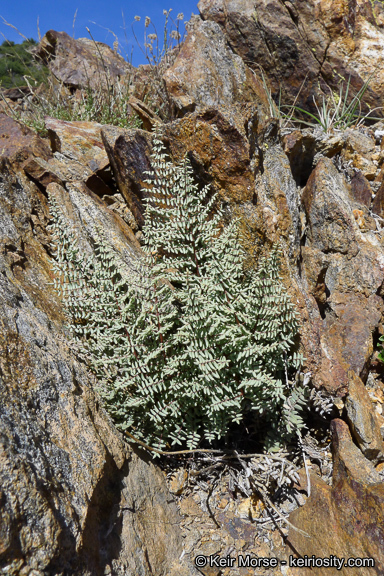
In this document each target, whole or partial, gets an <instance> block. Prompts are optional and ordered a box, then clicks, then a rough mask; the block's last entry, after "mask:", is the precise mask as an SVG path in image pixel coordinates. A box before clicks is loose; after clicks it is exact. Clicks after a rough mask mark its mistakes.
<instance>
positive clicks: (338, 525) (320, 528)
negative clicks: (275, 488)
mask: <svg viewBox="0 0 384 576" xmlns="http://www.w3.org/2000/svg"><path fill="white" fill-rule="evenodd" d="M332 432H333V458H334V475H333V485H332V487H330V486H327V485H326V484H325V483H324V482H323V481H322V480H321V479H320V478H318V477H316V476H313V475H311V496H310V497H309V498H308V499H307V501H306V503H305V505H304V506H303V507H302V508H298V509H297V510H295V511H294V512H293V513H292V514H291V515H290V517H289V520H290V522H292V524H293V525H294V526H298V527H300V528H301V529H302V530H304V531H305V532H307V533H308V534H309V536H310V538H306V537H305V536H303V535H302V534H301V533H299V532H296V531H294V530H292V529H290V530H289V534H288V543H289V545H290V546H291V547H292V549H293V550H294V553H295V555H296V556H297V555H298V556H302V557H304V556H305V555H307V556H308V557H309V558H311V556H312V555H314V556H315V557H316V558H330V557H331V555H334V556H335V557H337V558H339V559H342V558H343V559H345V560H347V559H348V558H373V559H374V562H375V566H374V568H364V567H359V568H353V573H354V574H357V575H358V576H369V575H370V574H372V573H376V574H380V573H381V572H382V571H383V569H384V555H383V546H382V542H383V537H384V517H383V504H384V484H383V483H382V482H381V478H380V475H379V474H378V472H377V471H376V470H375V468H374V467H373V465H372V464H371V463H370V462H369V461H368V460H366V459H365V458H364V456H363V455H362V453H361V452H360V450H359V449H358V448H357V447H356V445H355V444H354V443H353V441H352V438H351V436H350V433H349V431H348V426H347V425H346V424H345V422H343V421H342V420H334V421H333V422H332ZM302 478H303V480H302V484H303V485H304V486H305V482H306V479H305V475H304V474H303V475H302ZM350 571H351V569H350V568H346V567H343V568H342V569H341V570H337V569H336V568H329V567H323V568H313V567H311V568H305V567H304V568H294V569H292V576H299V575H300V574H301V575H302V576H310V574H311V575H312V574H313V575H314V576H326V575H332V576H336V574H345V576H347V575H349V574H350Z"/></svg>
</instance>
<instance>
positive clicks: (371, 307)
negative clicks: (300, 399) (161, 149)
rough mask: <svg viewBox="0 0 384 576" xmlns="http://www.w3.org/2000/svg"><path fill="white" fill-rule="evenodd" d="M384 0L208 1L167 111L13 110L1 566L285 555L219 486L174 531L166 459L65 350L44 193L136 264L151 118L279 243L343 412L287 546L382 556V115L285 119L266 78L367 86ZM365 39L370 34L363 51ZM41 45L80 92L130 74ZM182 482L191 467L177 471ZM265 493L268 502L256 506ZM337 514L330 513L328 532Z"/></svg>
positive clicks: (195, 21)
mask: <svg viewBox="0 0 384 576" xmlns="http://www.w3.org/2000/svg"><path fill="white" fill-rule="evenodd" d="M380 6H381V5H380V3H373V4H372V3H370V2H357V3H351V2H350V3H345V2H344V3H341V2H336V3H335V2H334V3H332V9H330V5H329V3H327V2H326V1H325V0H321V1H320V2H316V3H315V2H312V1H311V2H299V3H296V4H295V5H293V4H292V3H290V2H288V1H284V2H282V3H278V2H275V0H270V1H269V2H267V3H265V2H264V3H262V2H256V4H255V3H250V2H249V1H248V0H241V2H240V1H239V0H235V1H231V2H229V0H215V1H214V2H208V1H206V0H201V1H200V3H199V9H200V12H201V15H202V17H201V18H200V17H198V16H196V17H193V18H192V20H191V22H190V25H189V33H188V36H187V38H186V40H185V42H184V43H183V45H182V47H181V49H180V51H179V52H178V53H177V54H176V53H175V54H174V55H173V56H172V59H171V60H170V63H171V65H170V66H169V68H168V70H166V71H165V73H164V75H163V80H162V79H161V75H160V73H159V70H156V71H155V72H156V86H157V87H161V98H160V96H159V98H160V100H161V99H162V101H163V102H165V101H167V112H166V113H163V112H161V113H160V106H159V107H157V105H156V106H154V105H153V102H152V106H149V105H144V104H143V103H142V102H141V101H140V100H138V99H135V100H132V106H133V107H134V109H135V110H136V111H137V112H138V113H139V114H140V115H141V118H142V120H143V122H144V128H145V129H144V130H136V129H135V130H127V129H125V128H119V127H114V126H102V125H100V124H96V123H91V122H67V121H62V120H57V119H54V118H48V117H47V118H46V119H45V123H46V124H45V126H46V130H47V133H48V138H46V139H42V138H40V137H38V136H37V135H35V134H34V133H32V132H31V131H30V130H29V129H27V128H25V126H22V125H21V124H19V123H18V122H16V121H14V120H11V119H10V118H8V117H7V116H5V115H4V114H0V150H1V160H0V162H1V166H0V229H1V230H2V236H1V240H0V272H1V274H0V306H1V316H0V318H1V321H0V322H1V336H0V386H1V402H0V427H1V444H0V445H1V451H0V461H1V465H0V503H1V506H2V514H1V516H0V571H1V570H2V571H3V572H4V574H5V573H7V574H15V575H16V574H30V573H32V571H35V573H36V574H45V573H47V574H48V573H49V574H51V573H52V574H67V573H68V574H79V575H80V574H81V575H85V576H86V575H88V574H89V575H91V574H92V575H93V574H96V575H97V574H117V575H119V574H143V575H147V574H148V576H149V575H151V574H156V576H157V575H159V576H161V575H164V576H165V575H167V576H168V575H169V576H171V575H172V576H176V575H180V576H189V575H192V574H194V573H196V571H195V569H194V568H193V566H192V565H189V564H188V563H187V561H186V560H185V559H186V558H187V557H188V555H191V556H192V558H193V556H194V553H195V551H196V552H197V550H200V552H201V553H202V554H205V555H209V554H211V553H212V554H215V553H217V552H220V554H231V553H232V552H233V550H234V549H236V554H240V553H243V552H245V551H246V550H247V549H248V548H249V549H252V551H253V552H254V553H255V554H258V555H261V554H264V555H265V556H266V557H267V556H269V555H270V554H271V553H272V552H271V551H273V550H278V554H279V558H281V559H284V558H285V559H286V558H287V554H288V548H287V547H283V545H282V544H281V542H277V540H276V538H275V536H276V534H275V536H274V537H273V538H272V540H271V541H272V544H271V545H270V547H268V546H264V544H263V545H261V544H260V543H259V544H260V545H258V546H256V543H254V542H253V541H252V539H254V532H253V527H252V525H251V524H247V522H249V523H250V522H251V521H252V520H254V517H253V515H255V517H256V514H257V511H256V504H255V502H253V501H251V500H250V499H247V501H246V502H242V503H240V504H239V503H238V502H237V503H236V505H234V504H233V502H232V500H233V497H232V496H233V495H232V496H231V497H230V498H229V497H228V498H227V495H228V490H227V492H226V493H221V492H220V490H219V489H217V490H215V491H214V490H212V491H211V492H210V494H211V495H212V503H213V504H214V505H215V507H216V509H217V518H216V517H215V522H216V524H215V522H213V520H212V517H211V509H210V506H209V504H208V498H206V499H205V500H204V499H201V502H202V508H204V510H203V511H204V514H205V516H206V520H205V522H207V523H208V522H210V523H211V524H210V525H209V527H208V528H207V527H206V526H202V525H201V524H203V522H201V516H202V514H200V512H199V509H198V508H197V500H198V499H199V498H200V496H201V494H199V497H198V498H197V494H195V496H196V498H193V497H192V496H191V495H189V496H188V497H187V498H185V500H182V501H181V503H180V508H181V511H182V512H183V514H185V516H188V514H189V516H190V518H189V519H188V518H185V519H184V520H183V530H184V536H185V539H184V543H183V541H182V537H181V534H180V530H179V524H180V516H179V513H178V510H177V507H176V505H175V500H174V498H173V496H170V494H169V492H168V489H167V487H166V484H165V480H164V475H163V473H162V472H161V471H160V469H159V468H158V467H157V466H156V465H155V464H154V463H153V461H152V460H150V459H149V458H148V457H147V456H146V455H145V454H144V453H140V452H139V451H138V450H133V449H131V448H130V447H128V445H127V444H126V443H125V442H124V439H123V437H122V436H121V435H120V434H119V433H118V432H117V431H116V429H115V428H114V426H113V423H112V422H110V420H109V418H108V416H107V414H106V413H105V412H104V411H103V408H102V406H101V405H100V404H99V400H98V396H97V392H95V386H96V383H95V382H93V379H92V377H91V376H90V375H89V373H88V372H87V370H86V367H85V365H84V363H83V362H82V361H81V360H80V359H79V358H78V357H77V355H76V351H75V350H72V349H71V345H70V344H69V338H68V333H67V331H66V328H65V317H64V311H63V307H62V303H61V301H60V299H59V297H58V296H57V294H56V293H55V292H54V291H53V288H52V280H53V275H52V270H51V260H52V254H51V249H52V247H51V244H50V242H51V237H50V232H49V228H48V223H49V213H48V205H47V195H48V194H50V195H52V196H53V197H55V199H56V201H57V202H58V204H59V205H60V207H61V208H62V210H63V212H64V216H65V219H66V220H67V221H68V223H69V225H70V226H71V227H72V228H74V229H75V231H76V235H77V236H78V238H79V247H80V249H81V250H82V251H83V252H84V253H89V254H90V253H92V250H93V246H94V240H95V232H96V229H97V227H102V228H103V230H104V231H105V234H106V236H107V238H108V240H109V241H110V243H111V244H112V245H113V247H114V249H115V250H117V251H118V252H119V253H120V254H121V255H122V256H123V258H124V260H125V261H126V262H127V263H128V264H129V263H132V262H134V261H135V260H136V259H137V258H138V257H139V254H140V244H139V239H140V234H141V232H140V230H139V228H141V227H142V226H143V224H144V221H145V202H144V200H145V198H146V197H147V196H148V195H149V194H150V188H149V189H147V188H143V184H144V181H145V180H146V179H147V176H148V174H147V172H148V170H149V169H150V152H151V148H152V141H153V133H152V131H153V129H154V128H155V127H156V128H157V130H158V131H159V134H160V135H161V137H162V138H163V140H164V144H165V146H166V148H167V150H168V151H169V153H170V155H171V156H172V158H173V159H174V160H175V161H178V160H181V159H182V158H184V157H185V155H187V156H188V158H189V159H190V161H191V164H192V167H193V169H194V173H195V176H196V179H197V181H198V182H199V184H201V185H205V184H210V185H211V188H212V191H213V192H217V193H218V198H219V200H222V201H223V202H224V203H225V206H226V215H227V216H228V218H230V217H232V216H235V217H237V218H239V221H240V227H241V230H242V233H243V234H242V242H243V244H244V247H245V248H246V250H247V253H248V255H249V261H248V262H247V264H249V265H251V266H252V265H254V264H255V260H256V259H257V258H258V257H259V256H260V255H261V254H263V253H265V252H266V251H267V250H268V249H269V248H270V247H271V246H272V245H273V244H274V243H276V242H277V243H279V244H280V246H281V248H282V252H283V259H282V266H281V273H282V278H283V281H284V283H285V285H286V288H287V291H288V292H289V294H290V297H291V299H292V302H294V304H295V306H296V310H297V313H298V316H299V318H300V341H299V340H298V341H297V342H296V343H295V344H296V348H297V350H298V351H299V352H301V353H302V354H303V356H304V358H305V360H304V366H303V372H305V382H311V386H312V387H314V388H315V389H316V390H320V391H321V393H322V395H323V396H321V395H320V398H321V397H322V398H323V399H324V396H325V397H328V398H331V399H333V400H334V403H335V407H334V408H333V411H332V412H330V413H328V416H327V415H326V416H325V417H322V418H321V417H319V421H318V422H320V424H319V429H322V430H324V429H325V428H326V427H327V426H328V425H329V420H330V418H331V417H333V418H335V416H339V418H336V419H334V420H333V423H332V425H331V426H332V432H333V461H334V473H333V483H332V486H330V485H329V484H328V483H326V482H324V481H323V480H322V479H321V477H320V476H321V473H322V472H321V466H320V467H319V470H318V474H315V471H316V470H317V467H316V466H317V465H316V464H315V463H314V462H316V456H313V457H312V460H311V464H310V465H311V466H312V475H311V494H310V496H309V498H308V499H307V500H306V503H305V505H304V506H302V504H304V501H305V498H306V495H305V494H306V492H307V491H308V490H307V488H308V487H307V483H306V481H307V478H306V475H305V476H304V475H303V476H302V482H301V484H300V485H298V486H297V487H296V488H297V490H298V494H299V495H301V496H300V498H301V501H300V502H299V503H297V502H296V504H295V506H292V507H290V508H288V509H287V510H286V511H287V512H291V511H292V510H293V508H297V509H296V510H295V511H294V512H292V514H291V517H290V520H291V522H292V524H293V525H294V526H297V527H300V528H302V529H303V530H304V531H305V532H307V534H309V535H310V538H309V539H308V538H306V537H305V536H304V535H303V534H302V533H300V532H297V531H292V530H291V531H290V533H289V543H290V545H291V546H292V549H289V550H292V551H293V552H292V553H294V554H297V555H305V554H307V555H308V556H311V555H312V554H314V555H315V556H316V557H329V555H330V554H334V555H335V556H337V557H340V558H341V557H343V558H345V557H347V556H350V557H368V556H372V557H373V558H374V559H375V562H376V566H375V572H367V571H365V569H363V568H361V569H360V568H359V569H355V570H354V573H356V574H361V575H362V576H365V574H368V573H377V574H379V573H381V572H382V571H383V569H384V568H383V565H384V559H383V555H382V542H383V533H384V532H383V528H384V520H383V514H382V503H383V502H382V500H383V482H382V479H383V463H382V461H383V459H384V448H383V441H382V430H381V429H380V425H382V423H383V421H384V420H383V417H382V412H383V409H382V406H383V404H384V385H383V382H382V377H381V374H382V371H381V373H380V370H382V369H380V365H379V363H378V361H376V359H375V355H376V350H377V339H378V336H379V335H380V334H382V333H383V328H382V324H383V317H384V304H383V296H384V292H383V285H384V229H383V226H382V217H383V214H384V184H383V181H384V165H383V162H384V153H383V148H384V143H383V142H384V141H383V134H384V129H383V125H382V123H379V124H377V125H376V126H374V127H372V128H366V127H365V128H364V127H360V128H359V129H358V128H357V127H354V128H352V129H349V130H345V131H343V132H341V131H335V132H333V133H332V132H331V133H329V134H327V133H324V132H323V131H322V130H320V129H317V130H315V129H312V128H306V129H304V130H302V129H299V128H298V127H297V126H283V125H282V121H281V119H279V118H278V117H276V116H278V114H276V109H275V111H274V108H273V105H272V104H271V102H270V100H269V99H268V94H267V93H266V91H265V87H264V83H263V77H262V75H261V72H260V70H259V67H258V64H260V65H261V66H262V67H263V69H264V72H265V75H266V78H265V81H267V80H268V81H269V82H270V85H271V86H272V90H273V91H274V92H275V93H276V92H277V91H278V89H279V85H280V84H281V85H282V86H283V88H284V94H285V96H286V100H285V102H286V103H289V102H293V100H294V98H295V96H296V94H297V92H298V91H299V88H300V85H301V83H302V82H303V80H306V81H305V83H304V85H303V87H302V90H301V92H300V97H299V100H298V101H297V103H298V104H301V105H304V106H306V107H309V108H310V107H311V106H312V102H313V100H312V97H313V96H315V98H319V97H321V96H320V94H321V93H322V91H323V92H325V93H326V94H327V88H326V84H328V85H329V86H331V88H333V89H337V90H338V88H337V87H336V80H335V78H336V77H337V75H334V74H333V71H334V70H336V71H337V74H338V75H339V77H340V76H344V78H348V77H349V76H350V78H351V87H353V88H354V89H355V90H356V89H359V88H360V87H361V85H362V83H363V82H364V80H367V79H368V76H369V74H370V70H369V67H370V66H371V67H372V59H373V60H374V59H375V58H376V62H375V64H376V63H379V62H380V61H381V58H382V54H381V52H380V50H379V48H380V46H381V45H382V31H381V28H382V25H383V24H384V17H383V14H382V8H381V7H380ZM368 37H370V38H371V39H372V38H373V39H374V40H375V42H376V44H375V43H373V44H372V48H371V54H370V55H369V53H368V50H367V38H368ZM379 52H380V54H379ZM39 53H40V55H41V56H44V58H47V61H48V64H49V66H50V68H51V70H52V71H53V72H54V73H55V75H56V76H57V77H58V78H59V79H60V80H61V81H62V82H63V83H64V84H65V85H66V86H67V88H68V89H69V90H70V91H72V92H73V91H74V90H75V89H77V88H80V89H84V87H87V86H90V87H91V88H94V89H96V90H97V89H99V88H100V86H101V85H103V82H104V81H105V82H107V81H108V82H109V81H115V82H117V81H119V79H123V78H126V77H127V75H130V74H131V73H132V69H131V67H130V65H128V64H127V63H125V62H124V61H123V60H122V59H121V58H120V57H119V56H118V55H117V54H115V53H114V52H113V51H112V50H111V49H109V48H107V47H104V45H100V44H99V43H96V44H95V43H93V42H92V41H87V40H84V39H80V40H74V39H71V38H70V37H69V36H67V35H66V34H64V33H58V32H52V31H51V32H49V33H47V34H46V36H45V37H44V39H43V41H42V43H41V45H40V48H39ZM100 54H102V60H103V62H104V64H105V66H106V69H107V70H108V72H107V73H105V69H104V72H103V73H102V71H101V69H100ZM372 54H373V55H372ZM84 62H86V65H85V66H84V65H83V64H84ZM84 69H86V70H87V75H86V76H85V75H84V73H83V70H84ZM135 74H136V73H134V74H133V77H134V78H135V79H136V80H135V82H136V81H137V84H136V85H135V86H134V87H133V89H132V93H136V95H139V97H140V94H141V92H140V91H142V93H143V94H144V93H145V94H148V91H149V90H150V89H151V87H152V85H150V80H151V78H154V77H155V76H154V75H153V74H154V71H153V70H151V69H150V68H148V67H147V68H143V69H142V70H141V71H140V73H139V74H136V75H135ZM151 75H152V76H151ZM267 77H268V78H267ZM101 78H104V80H102V81H101V80H100V79H101ZM100 81H101V82H102V83H101V84H100ZM163 81H164V84H163ZM382 81H383V80H382V72H380V70H379V71H378V72H377V74H376V75H375V77H374V78H372V79H371V83H370V87H369V89H368V91H367V94H366V102H367V103H368V104H370V105H371V106H374V105H376V104H377V102H379V101H380V98H382V96H383V92H384V88H383V87H382ZM164 86H165V87H166V91H165V89H164ZM156 89H157V88H156ZM159 90H160V88H159ZM135 91H136V92H135ZM139 92H140V94H139ZM159 94H160V92H159ZM156 98H157V96H156V97H155V99H154V102H157V100H156ZM153 107H155V108H156V113H155V112H154V111H153V110H152V109H151V108H153ZM157 108H159V113H157ZM172 111H173V112H174V115H173V117H171V113H172ZM273 115H275V118H271V116H273ZM367 382H368V384H369V387H367V386H366V384H367ZM370 395H371V397H374V400H375V406H376V412H377V413H375V411H374V409H373V406H372V402H371V397H370ZM316 422H317V421H316ZM308 454H310V452H308ZM309 459H311V457H310V456H309ZM320 462H321V460H320ZM180 476H181V477H182V478H183V482H186V473H185V471H184V470H182V471H181V475H180ZM183 482H181V488H180V486H179V485H178V483H177V482H176V480H175V481H173V482H172V493H173V494H174V495H177V496H178V497H179V496H180V495H181V496H182V495H183V486H182V485H183ZM202 485H203V483H202ZM304 496H305V497H304ZM300 498H299V500H300ZM183 502H184V504H183ZM264 505H265V504H263V503H260V502H259V503H257V506H258V509H261V508H262V507H263V506H264ZM188 506H190V508H191V509H192V510H194V513H190V511H188V509H187V508H188ZM192 516H193V518H192ZM191 518H192V520H191ZM196 518H197V520H196ZM195 522H196V524H198V525H199V527H196V524H195ZM192 523H193V524H192ZM324 526H331V527H332V530H331V532H332V533H331V537H330V531H328V530H324ZM219 530H220V534H219V532H218V531H219ZM218 534H219V535H218ZM260 534H261V532H260ZM220 539H222V542H223V543H222V544H220ZM231 547H232V548H231ZM276 553H277V552H276ZM180 558H182V560H180ZM316 570H317V571H316ZM359 570H360V571H359ZM296 572H297V574H299V573H300V574H303V575H304V576H305V574H306V572H305V570H302V569H300V571H296ZM203 573H207V574H211V573H212V574H213V573H215V574H219V571H218V570H217V571H216V572H215V571H214V570H213V571H211V572H210V571H209V570H208V569H206V570H205V571H203ZM226 573H227V572H226ZM280 573H281V574H282V571H281V572H280V571H276V573H275V575H276V576H277V575H279V576H280ZM309 573H311V574H319V575H320V574H325V573H327V574H331V573H332V571H329V570H325V569H324V570H323V571H321V569H315V570H313V571H311V572H309V571H307V574H308V576H309ZM341 573H343V571H342V572H341ZM344 573H345V574H347V572H345V569H344ZM241 574H245V572H244V571H243V572H241ZM286 574H288V576H289V574H291V576H294V575H295V571H294V570H293V571H292V572H291V573H290V572H287V573H286Z"/></svg>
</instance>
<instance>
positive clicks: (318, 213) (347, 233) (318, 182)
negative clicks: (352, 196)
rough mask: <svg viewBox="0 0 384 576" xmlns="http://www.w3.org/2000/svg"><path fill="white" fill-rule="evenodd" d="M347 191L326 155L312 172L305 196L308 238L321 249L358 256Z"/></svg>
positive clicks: (304, 204) (354, 227)
mask: <svg viewBox="0 0 384 576" xmlns="http://www.w3.org/2000/svg"><path fill="white" fill-rule="evenodd" d="M347 197H348V191H347V188H346V186H345V182H344V181H343V179H342V177H341V175H340V174H339V173H338V172H337V170H336V168H335V167H334V166H333V164H332V162H331V161H330V160H328V159H327V158H323V159H321V160H320V161H319V162H318V164H317V166H316V168H315V170H314V171H313V172H312V174H311V176H310V177H309V180H308V182H307V185H306V187H305V190H304V192H303V196H302V202H303V206H304V209H305V211H306V214H307V219H308V224H309V228H308V238H309V239H310V242H311V245H312V246H316V248H318V249H319V250H321V251H322V252H327V253H329V252H336V253H341V254H350V255H351V256H352V255H353V256H355V255H356V254H357V253H358V251H359V248H358V239H357V229H356V228H357V227H356V224H355V219H354V217H353V214H352V213H351V212H352V211H351V209H350V206H349V203H348V201H347Z"/></svg>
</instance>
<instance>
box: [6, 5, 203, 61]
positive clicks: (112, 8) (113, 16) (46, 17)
mask: <svg viewBox="0 0 384 576" xmlns="http://www.w3.org/2000/svg"><path fill="white" fill-rule="evenodd" d="M197 2H198V0H177V2H175V1H174V2H172V0H146V1H145V2H137V1H135V2H129V1H128V2H123V1H121V0H92V1H90V0H64V1H63V2H59V1H56V2H53V1H52V0H7V1H6V0H3V1H2V2H0V16H1V17H2V18H0V34H2V36H1V38H0V43H1V42H2V41H3V40H4V37H5V38H7V39H8V40H12V41H14V42H22V41H23V39H22V37H21V36H19V35H18V33H17V32H16V31H15V30H14V29H13V28H11V27H9V26H7V25H6V24H5V23H4V22H3V18H4V19H5V20H6V21H7V22H9V24H12V25H13V26H15V27H16V28H17V29H18V30H19V31H20V32H21V33H22V34H24V36H26V37H27V38H35V39H36V40H37V39H38V32H37V18H39V28H40V31H41V34H42V35H43V34H44V33H45V32H47V30H50V29H53V30H57V31H62V30H63V31H64V32H67V33H68V34H69V35H70V36H73V33H74V36H75V38H83V37H88V38H89V36H88V33H87V31H86V27H88V28H89V29H90V31H91V33H92V36H93V37H94V39H95V40H98V41H100V42H106V43H107V44H110V45H112V44H113V41H114V36H113V34H111V33H110V32H108V30H106V29H108V28H109V29H110V30H112V31H113V32H114V33H115V34H116V35H117V36H118V38H119V41H120V44H121V46H122V53H123V56H128V57H129V58H130V54H131V48H132V46H133V56H132V63H133V64H134V65H135V66H137V65H138V64H144V63H145V62H146V61H145V57H144V56H143V54H142V53H141V52H140V49H139V47H138V46H137V44H136V41H135V39H134V36H133V34H132V29H131V24H132V22H133V21H134V17H135V16H141V18H142V19H141V21H140V22H135V26H134V27H135V32H136V36H137V38H138V40H139V41H140V42H142V41H143V37H144V20H145V16H149V17H150V18H151V20H152V22H154V24H155V26H156V28H157V31H158V33H159V36H162V35H163V28H164V15H163V10H169V8H172V12H171V16H173V18H174V20H176V16H177V14H179V13H180V12H182V13H183V14H184V19H185V20H188V19H189V18H190V16H191V13H194V14H198V13H199V11H198V9H197ZM76 10H77V15H76V20H75V25H74V29H73V20H74V15H75V13H76ZM122 12H123V13H124V19H125V25H126V37H127V38H126V37H125V34H124V21H123V16H122ZM150 32H153V29H150ZM127 41H128V43H127Z"/></svg>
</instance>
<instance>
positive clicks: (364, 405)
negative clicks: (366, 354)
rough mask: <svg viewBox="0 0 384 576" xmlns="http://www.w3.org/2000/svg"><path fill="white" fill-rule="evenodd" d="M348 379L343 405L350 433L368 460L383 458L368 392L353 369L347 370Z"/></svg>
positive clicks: (382, 449) (381, 440)
mask: <svg viewBox="0 0 384 576" xmlns="http://www.w3.org/2000/svg"><path fill="white" fill-rule="evenodd" d="M348 380H349V381H348V396H347V398H346V401H345V407H346V410H347V420H348V422H349V424H350V428H351V432H352V435H353V437H354V439H355V441H356V442H357V445H358V446H359V448H360V450H361V451H362V453H363V454H364V456H365V457H366V458H368V460H372V461H373V462H377V461H378V460H383V459H384V444H383V439H382V437H381V432H380V427H379V424H378V421H377V419H376V415H375V412H374V410H373V406H372V402H371V399H370V397H369V394H368V392H367V390H366V388H365V386H364V384H363V382H362V381H361V380H360V378H359V377H358V376H357V375H356V373H355V372H354V371H353V370H350V371H349V372H348ZM376 481H377V482H378V480H376Z"/></svg>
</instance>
